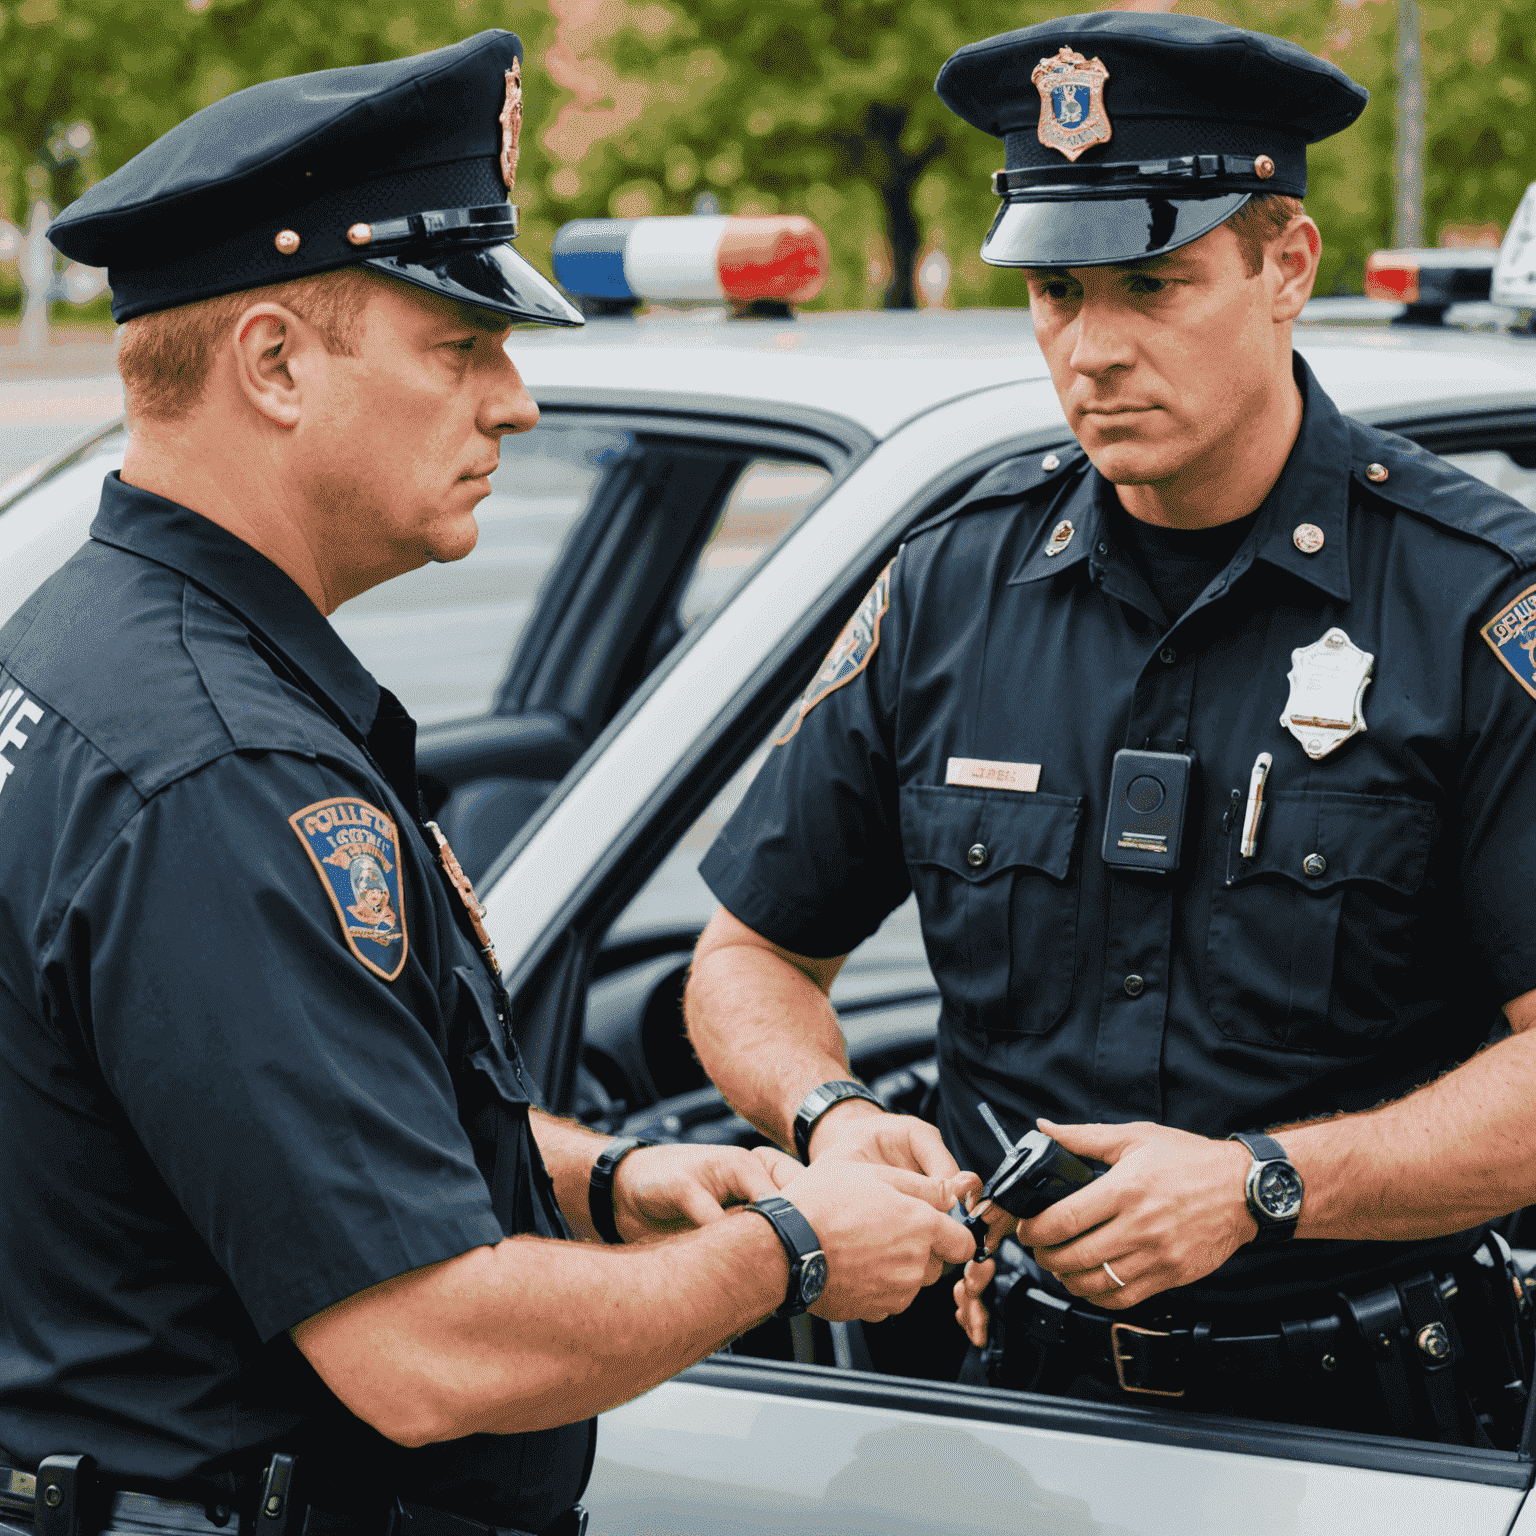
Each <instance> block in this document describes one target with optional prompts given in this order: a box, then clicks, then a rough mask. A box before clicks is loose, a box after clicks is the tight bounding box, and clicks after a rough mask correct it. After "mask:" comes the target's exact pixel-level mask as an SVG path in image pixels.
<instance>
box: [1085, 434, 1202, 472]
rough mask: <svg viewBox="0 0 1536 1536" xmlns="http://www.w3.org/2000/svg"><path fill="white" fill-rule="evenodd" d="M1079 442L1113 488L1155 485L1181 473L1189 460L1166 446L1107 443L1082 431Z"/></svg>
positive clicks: (1123, 442)
mask: <svg viewBox="0 0 1536 1536" xmlns="http://www.w3.org/2000/svg"><path fill="white" fill-rule="evenodd" d="M1078 441H1079V442H1080V443H1081V444H1082V445H1083V452H1084V453H1086V454H1087V455H1088V458H1089V461H1090V462H1091V463H1092V464H1093V467H1094V468H1095V469H1096V470H1098V472H1099V473H1100V474H1101V475H1103V476H1104V478H1105V479H1106V480H1108V481H1110V482H1111V483H1112V484H1114V485H1155V484H1157V482H1158V481H1160V480H1167V479H1170V478H1171V477H1172V476H1174V475H1176V474H1178V472H1179V471H1180V469H1182V468H1183V467H1184V464H1185V462H1186V460H1187V458H1188V455H1186V454H1183V453H1180V452H1179V451H1178V450H1177V449H1175V448H1170V447H1169V445H1167V444H1161V443H1146V442H1134V441H1126V440H1124V439H1122V440H1120V441H1115V440H1113V439H1111V440H1108V441H1106V440H1104V439H1103V438H1102V437H1098V436H1097V435H1096V434H1094V433H1090V432H1079V434H1078Z"/></svg>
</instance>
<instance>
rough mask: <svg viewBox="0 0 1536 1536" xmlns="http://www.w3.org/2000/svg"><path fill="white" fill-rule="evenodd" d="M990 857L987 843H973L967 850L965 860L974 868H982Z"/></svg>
mask: <svg viewBox="0 0 1536 1536" xmlns="http://www.w3.org/2000/svg"><path fill="white" fill-rule="evenodd" d="M990 857H991V855H990V854H989V853H988V852H987V845H986V844H985V843H972V844H971V846H970V847H969V848H967V849H966V851H965V862H966V863H967V864H969V865H970V866H971V868H972V869H980V868H981V867H982V866H983V865H984V864H985V863H986V862H987V860H988V859H989V858H990Z"/></svg>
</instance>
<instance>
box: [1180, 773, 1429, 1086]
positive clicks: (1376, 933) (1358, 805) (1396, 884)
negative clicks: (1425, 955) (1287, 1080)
mask: <svg viewBox="0 0 1536 1536" xmlns="http://www.w3.org/2000/svg"><path fill="white" fill-rule="evenodd" d="M1435 825H1436V813H1435V808H1434V806H1433V805H1430V804H1429V803H1428V802H1426V801H1422V800H1410V799H1406V798H1395V797H1392V796H1385V795H1354V794H1340V793H1333V792H1304V791H1289V792H1286V791H1281V792H1278V793H1276V794H1273V795H1269V796H1266V798H1265V806H1264V814H1263V819H1262V821H1261V823H1260V826H1259V847H1258V852H1257V854H1256V856H1255V857H1254V858H1251V859H1244V858H1241V857H1240V856H1239V846H1240V840H1241V836H1242V824H1241V818H1237V824H1236V825H1235V826H1234V827H1233V828H1232V831H1231V833H1230V835H1229V838H1228V845H1227V857H1226V876H1225V881H1224V883H1223V884H1221V885H1220V886H1218V888H1217V890H1216V892H1215V895H1214V897H1213V898H1212V907H1211V929H1210V940H1209V946H1208V950H1207V955H1206V975H1207V986H1208V998H1207V1001H1208V1003H1209V1007H1210V1010H1211V1016H1212V1018H1213V1019H1214V1020H1215V1022H1216V1025H1217V1027H1218V1028H1219V1029H1220V1030H1221V1032H1222V1033H1223V1034H1224V1035H1226V1036H1227V1037H1228V1038H1229V1039H1233V1040H1240V1041H1243V1042H1245V1043H1248V1044H1253V1045H1267V1046H1279V1047H1282V1048H1285V1049H1290V1050H1298V1051H1311V1052H1315V1053H1319V1054H1323V1055H1330V1056H1343V1057H1348V1056H1352V1055H1358V1054H1362V1053H1365V1052H1369V1051H1370V1050H1371V1049H1373V1048H1375V1047H1377V1046H1379V1044H1380V1042H1381V1040H1382V1038H1383V1037H1384V1036H1386V1035H1388V1034H1390V1033H1392V1032H1393V1031H1394V1029H1395V1028H1396V1027H1397V1022H1398V1016H1399V1015H1400V1014H1401V1013H1404V1012H1406V1011H1410V1010H1411V1009H1412V1007H1413V1005H1414V1003H1415V1001H1416V994H1417V993H1419V992H1421V991H1422V990H1423V986H1424V982H1425V978H1426V972H1425V971H1424V970H1423V968H1422V964H1421V962H1422V955H1421V954H1420V952H1419V947H1420V946H1422V944H1423V943H1424V942H1425V936H1424V934H1423V932H1422V930H1421V918H1420V911H1421V902H1420V901H1419V899H1418V898H1419V892H1420V890H1421V888H1422V887H1423V885H1424V881H1425V876H1426V872H1427V870H1428V867H1429V853H1430V848H1431V846H1432V844H1433V840H1434V833H1435Z"/></svg>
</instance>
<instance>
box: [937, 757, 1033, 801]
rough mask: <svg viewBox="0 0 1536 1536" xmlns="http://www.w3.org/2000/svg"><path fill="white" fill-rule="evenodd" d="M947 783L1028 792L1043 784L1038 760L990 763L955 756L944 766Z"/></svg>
mask: <svg viewBox="0 0 1536 1536" xmlns="http://www.w3.org/2000/svg"><path fill="white" fill-rule="evenodd" d="M944 782H945V783H946V784H969V785H970V786H971V787H972V788H973V789H1016V790H1019V791H1021V792H1022V793H1024V794H1026V795H1031V794H1033V793H1034V792H1035V791H1036V790H1037V789H1039V787H1040V764H1039V763H989V762H987V761H986V760H985V759H984V758H980V757H952V758H950V760H949V763H948V765H947V766H946V768H945V769H944Z"/></svg>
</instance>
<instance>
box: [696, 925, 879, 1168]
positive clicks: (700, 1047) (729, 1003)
mask: <svg viewBox="0 0 1536 1536" xmlns="http://www.w3.org/2000/svg"><path fill="white" fill-rule="evenodd" d="M684 1012H685V1015H686V1017H687V1021H688V1038H689V1039H690V1040H691V1041H692V1043H693V1048H694V1050H695V1051H696V1052H697V1053H698V1057H699V1061H700V1062H701V1063H702V1064H703V1067H704V1070H705V1071H706V1072H707V1073H708V1074H709V1076H710V1078H711V1080H712V1081H713V1082H714V1083H715V1085H716V1086H717V1087H718V1088H719V1089H720V1091H721V1093H723V1094H724V1095H725V1097H726V1099H727V1101H728V1102H729V1103H730V1105H731V1107H732V1108H733V1109H735V1110H736V1112H737V1113H738V1114H740V1115H742V1116H744V1117H745V1118H746V1119H748V1120H750V1121H751V1122H752V1124H753V1125H755V1126H757V1128H758V1129H759V1130H760V1131H762V1132H763V1134H764V1135H765V1136H769V1137H772V1139H773V1140H774V1141H776V1142H778V1144H779V1145H780V1146H782V1147H784V1148H786V1149H787V1150H793V1148H794V1144H795V1142H794V1132H793V1125H794V1115H795V1110H796V1109H797V1108H798V1106H799V1104H800V1101H801V1100H802V1099H803V1098H804V1097H805V1096H806V1094H807V1093H809V1092H810V1091H811V1089H812V1088H814V1087H816V1086H817V1085H818V1084H819V1083H825V1082H831V1081H835V1080H836V1079H838V1078H844V1077H847V1076H848V1075H849V1068H848V1052H847V1045H846V1043H845V1042H844V1040H843V1033H842V1030H841V1029H840V1028H839V1027H838V1022H837V1014H836V1013H835V1012H834V1011H833V1008H832V1004H831V1003H830V1002H829V1001H828V1000H827V997H826V994H825V993H824V992H823V991H822V990H821V988H820V987H818V986H817V984H816V983H815V982H814V981H813V980H812V979H811V978H810V977H809V976H807V975H806V974H805V973H804V972H803V971H800V970H797V969H796V968H795V967H794V966H793V965H791V964H790V963H789V962H788V961H785V960H781V959H780V958H779V957H778V956H777V955H775V954H774V953H773V952H772V951H770V950H766V949H758V948H753V947H750V946H747V945H732V946H729V947H725V948H720V949H716V950H712V951H710V952H709V953H706V954H702V955H700V956H699V957H698V958H697V959H696V960H695V961H694V965H693V972H692V975H691V976H690V978H689V982H688V991H687V994H686V996H685V998H684Z"/></svg>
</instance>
